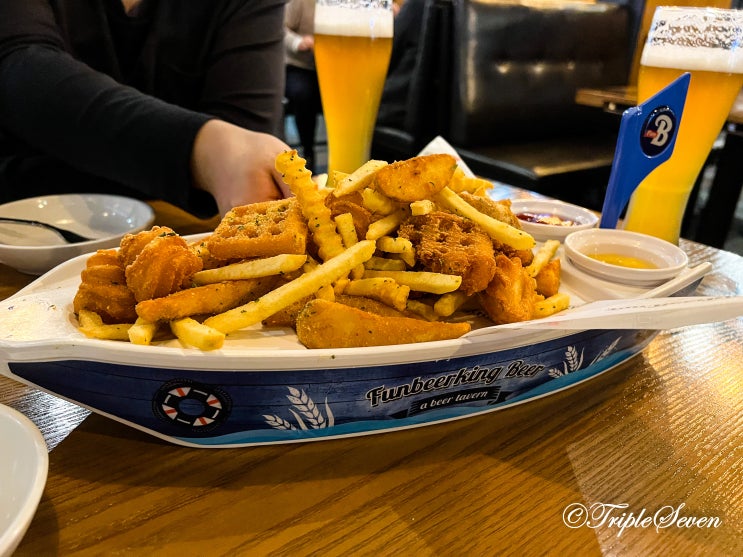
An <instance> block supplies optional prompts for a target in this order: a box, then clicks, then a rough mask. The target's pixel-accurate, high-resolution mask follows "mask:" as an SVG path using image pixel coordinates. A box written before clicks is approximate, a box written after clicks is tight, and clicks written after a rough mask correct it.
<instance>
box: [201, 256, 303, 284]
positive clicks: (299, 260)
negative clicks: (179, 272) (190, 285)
mask: <svg viewBox="0 0 743 557" xmlns="http://www.w3.org/2000/svg"><path fill="white" fill-rule="evenodd" d="M305 261H307V256H306V255H299V254H293V253H282V254H281V255H274V256H273V257H264V258H261V259H252V260H250V261H242V262H240V263H232V264H231V265H225V266H224V267H215V268H214V269H206V270H204V271H199V272H197V273H195V274H194V275H193V277H192V280H193V282H194V283H195V284H198V285H203V284H214V283H217V282H224V281H226V280H245V279H252V278H261V277H270V276H273V275H283V274H286V273H291V272H292V271H296V270H297V269H299V268H300V267H301V266H302V265H304V262H305Z"/></svg>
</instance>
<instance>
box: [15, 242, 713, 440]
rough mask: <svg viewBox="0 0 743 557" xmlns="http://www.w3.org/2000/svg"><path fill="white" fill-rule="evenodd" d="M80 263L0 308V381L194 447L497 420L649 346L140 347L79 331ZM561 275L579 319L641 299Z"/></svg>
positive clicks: (504, 334)
mask: <svg viewBox="0 0 743 557" xmlns="http://www.w3.org/2000/svg"><path fill="white" fill-rule="evenodd" d="M86 259H87V256H85V255H83V256H80V257H77V258H75V259H72V260H70V261H68V262H66V263H63V264H62V265H60V266H59V267H57V268H55V269H53V270H51V271H50V272H48V273H47V274H46V275H44V276H42V277H40V278H38V279H37V280H36V281H35V282H33V283H31V284H30V285H29V286H27V287H26V288H24V289H23V290H21V291H20V292H18V293H17V294H16V295H14V296H12V297H11V298H8V299H6V300H3V301H2V302H0V373H3V374H5V375H7V376H9V377H11V378H13V379H15V380H18V381H20V382H23V383H26V384H29V385H32V386H35V387H37V388H39V389H42V390H44V391H47V392H50V393H53V394H55V395H57V396H60V397H62V398H65V399H67V400H69V401H72V402H74V403H77V404H79V405H81V406H84V407H87V408H89V409H91V410H92V411H94V412H97V413H99V414H102V415H105V416H108V417H109V418H112V419H114V420H118V421H120V422H123V423H125V424H128V425H130V426H132V427H134V428H138V429H140V430H143V431H146V432H148V433H150V434H152V435H154V436H157V437H159V438H162V439H165V440H167V441H170V442H173V443H176V444H181V445H187V446H194V447H239V446H250V445H260V444H271V443H287V442H298V441H310V440H319V439H329V438H336V437H344V436H352V435H365V434H372V433H381V432H385V431H391V430H397V429H404V428H411V427H417V426H422V425H429V424H435V423H439V422H443V421H448V420H454V419H459V418H464V417H468V416H473V415H476V414H482V413H486V412H493V411H495V410H499V409H502V408H506V407H508V406H510V405H514V404H518V403H524V402H528V401H531V400H534V399H536V398H538V397H542V396H545V395H548V394H551V393H554V392H556V391H559V390H563V389H566V388H569V387H571V386H573V385H576V384H578V383H580V382H583V381H586V380H589V379H591V378H593V377H595V376H597V375H598V374H600V373H603V372H605V371H607V370H609V369H610V368H612V367H614V366H616V365H618V364H620V363H622V362H624V361H626V360H627V359H629V358H631V357H633V356H635V355H636V354H638V353H639V352H641V351H642V350H643V348H645V346H647V344H648V343H649V342H650V341H651V340H652V338H653V337H654V335H655V334H656V332H657V331H650V330H627V329H621V330H619V329H615V330H613V329H611V328H606V329H603V328H602V329H600V330H598V329H597V330H583V331H565V330H543V331H534V330H525V329H516V330H514V329H509V328H500V327H491V328H490V329H488V331H489V332H488V333H487V334H482V335H473V336H471V337H463V338H459V339H456V340H449V341H439V342H427V343H420V344H404V345H396V346H381V347H373V348H347V349H334V350H330V349H323V350H309V349H307V348H305V347H303V346H302V345H301V344H300V343H299V342H298V341H297V339H296V336H295V335H294V333H293V331H290V330H285V329H267V328H263V327H260V326H256V327H254V328H249V329H245V330H242V331H238V332H237V333H234V334H231V335H229V336H228V337H227V340H226V342H225V344H224V347H223V348H222V349H220V350H216V351H211V352H202V351H199V350H197V349H193V348H188V347H185V346H184V345H181V344H180V342H179V341H177V340H167V341H163V342H161V343H158V344H153V345H151V346H138V345H133V344H130V343H128V342H121V341H108V340H97V339H90V338H87V337H85V336H84V335H83V334H82V333H80V332H79V331H78V329H77V325H78V324H77V321H76V318H75V315H74V314H73V312H72V300H73V297H74V295H75V292H76V290H77V287H78V285H79V283H80V271H81V270H82V269H83V268H84V266H85V261H86ZM562 263H563V281H562V286H561V291H563V292H566V293H567V294H569V295H570V297H571V303H572V305H574V306H578V305H581V304H584V303H586V302H589V301H593V300H600V299H609V298H633V297H637V296H641V295H643V294H646V293H647V291H646V289H643V288H640V287H631V286H623V285H618V284H610V283H604V282H603V281H601V280H599V279H595V278H592V277H590V276H587V275H584V274H582V273H581V272H580V271H578V270H577V269H575V268H573V267H572V266H571V264H570V263H569V262H568V261H566V259H565V258H564V257H563V258H562ZM685 272H686V271H685ZM689 274H690V279H689V280H688V281H687V283H689V284H686V285H682V286H683V288H681V287H679V286H678V285H677V283H676V284H675V285H674V286H671V285H669V286H668V288H666V289H665V290H664V289H663V287H661V288H659V289H657V290H656V292H657V295H658V296H660V295H670V294H682V293H683V294H688V293H689V292H690V291H691V290H693V289H694V288H695V287H696V284H697V283H698V280H699V278H700V277H699V276H693V275H692V274H691V271H689ZM678 288H681V290H680V291H679V292H675V291H674V290H676V289H678Z"/></svg>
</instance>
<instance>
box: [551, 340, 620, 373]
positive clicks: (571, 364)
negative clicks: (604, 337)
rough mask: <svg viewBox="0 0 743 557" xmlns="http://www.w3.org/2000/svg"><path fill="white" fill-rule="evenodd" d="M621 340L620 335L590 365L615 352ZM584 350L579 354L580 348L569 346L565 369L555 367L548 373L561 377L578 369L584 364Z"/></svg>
mask: <svg viewBox="0 0 743 557" xmlns="http://www.w3.org/2000/svg"><path fill="white" fill-rule="evenodd" d="M620 340H622V337H618V338H617V339H615V340H614V342H612V343H611V344H610V345H608V346H607V347H606V348H604V349H603V350H602V351H601V352H599V354H598V355H597V356H596V357H595V358H594V359H593V360H592V361H591V363H590V365H593V364H595V363H596V362H598V361H601V360H603V359H604V358H606V357H607V356H608V355H609V354H611V353H612V352H614V350H615V349H616V347H617V344H619V341H620ZM583 352H584V350H581V351H580V354H578V349H577V348H576V347H575V346H568V349H567V350H566V351H565V361H564V362H563V363H562V367H563V369H557V368H554V367H553V368H552V369H550V370H549V371H548V372H547V373H548V374H549V376H550V377H561V376H563V375H567V374H568V373H572V372H574V371H578V370H579V369H580V368H581V366H582V365H583Z"/></svg>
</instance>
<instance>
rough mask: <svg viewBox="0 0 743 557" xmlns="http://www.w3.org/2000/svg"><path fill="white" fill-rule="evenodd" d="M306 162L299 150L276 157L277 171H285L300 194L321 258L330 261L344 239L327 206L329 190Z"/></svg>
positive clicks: (298, 198) (300, 203)
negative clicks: (315, 180)
mask: <svg viewBox="0 0 743 557" xmlns="http://www.w3.org/2000/svg"><path fill="white" fill-rule="evenodd" d="M305 163H306V161H305V160H304V159H303V158H302V157H300V156H299V155H297V151H296V150H292V151H286V152H284V153H281V154H279V156H277V157H276V170H278V171H279V172H281V175H282V176H283V178H284V182H286V184H287V185H288V186H289V188H290V189H291V191H292V193H293V194H294V195H295V196H297V201H298V203H299V207H300V209H301V210H302V214H303V215H304V218H305V220H306V221H307V226H308V228H309V229H310V231H311V232H312V239H313V240H314V243H315V244H316V245H317V252H318V254H319V255H320V259H322V260H323V261H328V260H329V259H331V258H332V257H335V256H336V255H338V254H339V253H341V252H342V251H343V242H342V241H341V237H340V235H339V234H338V232H337V231H336V229H335V221H333V217H332V215H331V214H330V209H329V208H328V207H327V206H326V205H325V197H326V194H327V191H328V190H324V191H323V192H321V191H320V189H319V188H318V186H317V184H316V183H315V182H313V181H312V173H311V172H310V171H309V170H307V168H306V167H305Z"/></svg>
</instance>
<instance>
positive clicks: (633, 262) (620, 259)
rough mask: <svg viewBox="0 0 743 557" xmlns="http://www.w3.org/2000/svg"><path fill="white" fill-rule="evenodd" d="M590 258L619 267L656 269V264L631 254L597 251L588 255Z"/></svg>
mask: <svg viewBox="0 0 743 557" xmlns="http://www.w3.org/2000/svg"><path fill="white" fill-rule="evenodd" d="M588 257H590V258H591V259H596V260H598V261H603V262H604V263H609V264H610V265H617V266H619V267H629V268H631V269H657V268H658V266H657V265H656V264H654V263H651V262H650V261H646V260H644V259H640V258H639V257H632V256H631V255H619V254H618V253H597V254H595V255H589V256H588Z"/></svg>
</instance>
